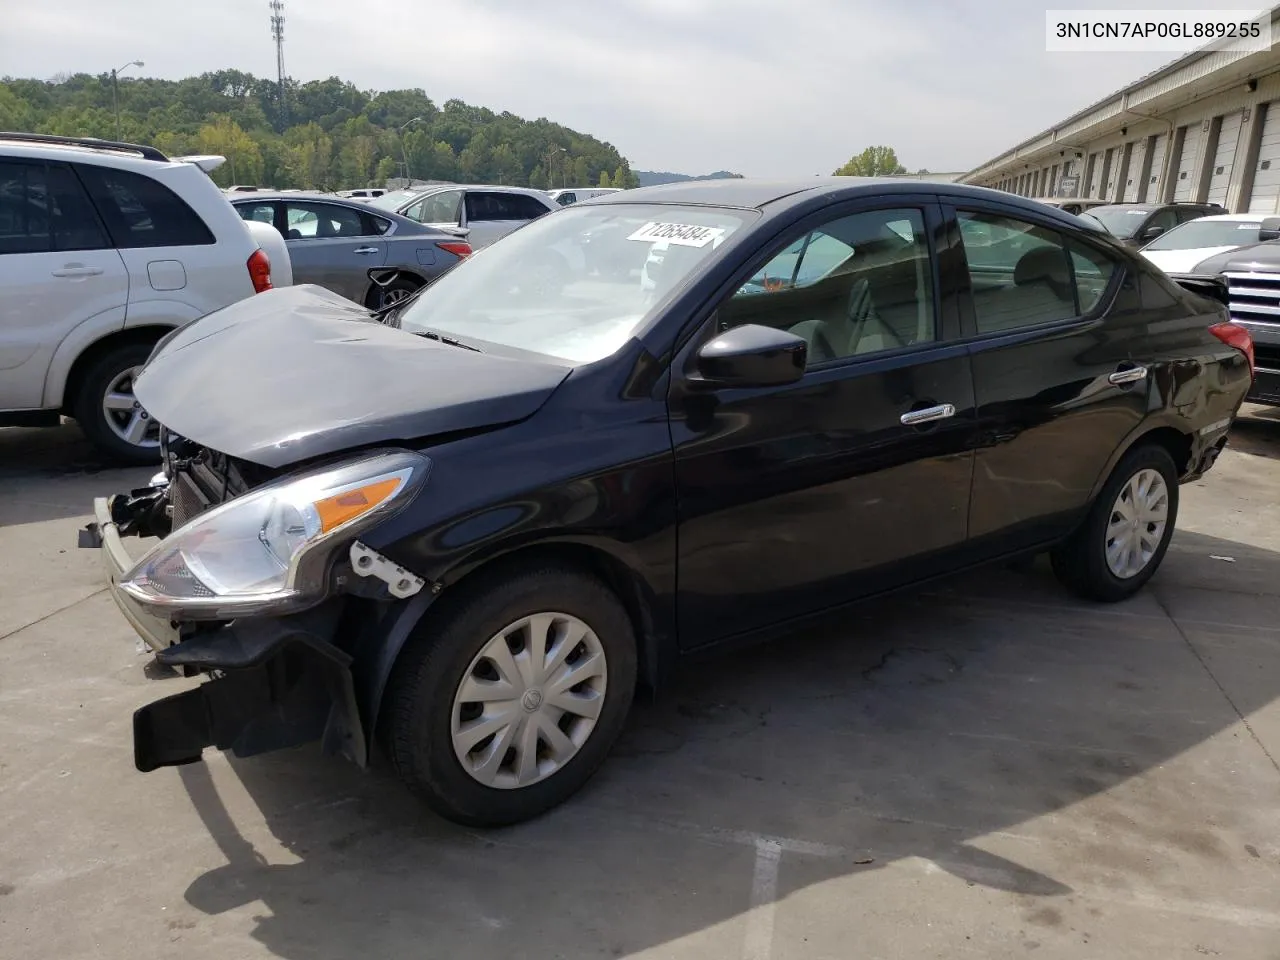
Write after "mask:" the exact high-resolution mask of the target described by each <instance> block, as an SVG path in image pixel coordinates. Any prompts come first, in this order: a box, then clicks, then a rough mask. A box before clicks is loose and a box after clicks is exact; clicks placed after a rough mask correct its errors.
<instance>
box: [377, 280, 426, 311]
mask: <svg viewBox="0 0 1280 960" xmlns="http://www.w3.org/2000/svg"><path fill="white" fill-rule="evenodd" d="M420 286H422V284H421V283H420V282H418V281H417V280H414V279H411V278H409V277H396V278H395V279H394V280H392V281H391V282H390V283H389V284H387V285H386V286H385V287H380V286H378V284H376V283H375V284H374V285H373V286H372V287H370V288H369V295H368V296H367V297H365V304H364V305H365V306H366V307H368V308H369V309H370V310H383V309H385V308H387V307H389V306H391V305H392V304H393V303H395V302H396V301H397V300H403V299H404V298H405V297H407V296H409V295H410V294H412V293H413V292H414V291H415V290H417V289H418V288H419V287H420Z"/></svg>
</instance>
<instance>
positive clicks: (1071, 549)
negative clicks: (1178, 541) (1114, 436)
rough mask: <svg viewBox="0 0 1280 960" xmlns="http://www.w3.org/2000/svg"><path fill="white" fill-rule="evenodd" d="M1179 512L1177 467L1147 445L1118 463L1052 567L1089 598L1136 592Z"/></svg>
mask: <svg viewBox="0 0 1280 960" xmlns="http://www.w3.org/2000/svg"><path fill="white" fill-rule="evenodd" d="M1177 518H1178V473H1177V470H1176V468H1175V467H1174V464H1173V459H1172V458H1171V457H1170V456H1169V453H1168V451H1166V450H1165V449H1164V448H1163V447H1159V446H1155V445H1148V446H1142V447H1139V448H1138V449H1136V450H1133V451H1131V452H1130V453H1128V454H1126V455H1125V457H1124V459H1122V460H1121V461H1120V463H1119V464H1118V465H1117V466H1116V468H1115V470H1114V471H1113V472H1112V474H1111V478H1110V479H1109V480H1108V481H1107V484H1106V486H1105V487H1103V488H1102V492H1101V493H1100V494H1099V495H1098V499H1097V500H1096V501H1095V502H1094V504H1093V507H1092V509H1090V511H1089V514H1088V516H1087V517H1086V519H1085V521H1084V523H1083V524H1082V525H1081V526H1080V529H1078V530H1077V531H1076V532H1075V533H1074V534H1073V535H1072V536H1071V537H1070V539H1068V540H1067V541H1066V542H1065V543H1063V544H1061V545H1060V546H1059V547H1057V548H1056V549H1055V550H1054V551H1053V552H1052V554H1051V559H1052V561H1053V570H1054V573H1056V574H1057V575H1058V579H1060V580H1061V581H1062V582H1063V583H1064V584H1066V585H1067V586H1068V587H1069V588H1071V589H1072V590H1073V591H1074V592H1076V593H1078V594H1080V595H1081V596H1083V597H1087V598H1088V599H1090V600H1101V601H1103V602H1105V603H1114V602H1116V601H1118V600H1124V599H1126V598H1128V597H1131V596H1133V595H1134V594H1135V593H1137V592H1138V591H1139V590H1140V589H1142V587H1143V585H1144V584H1146V582H1147V581H1148V580H1150V579H1151V577H1152V576H1153V575H1154V574H1155V572H1156V570H1157V569H1158V568H1159V566H1160V562H1161V561H1162V560H1163V559H1164V555H1165V552H1166V551H1167V550H1168V549H1169V540H1170V539H1171V538H1172V536H1173V528H1174V523H1175V521H1176V520H1177Z"/></svg>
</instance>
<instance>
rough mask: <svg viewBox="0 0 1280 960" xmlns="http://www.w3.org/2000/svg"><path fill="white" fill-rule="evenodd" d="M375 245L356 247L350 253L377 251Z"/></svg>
mask: <svg viewBox="0 0 1280 960" xmlns="http://www.w3.org/2000/svg"><path fill="white" fill-rule="evenodd" d="M377 252H378V248H377V247H356V248H355V250H353V251H352V253H377Z"/></svg>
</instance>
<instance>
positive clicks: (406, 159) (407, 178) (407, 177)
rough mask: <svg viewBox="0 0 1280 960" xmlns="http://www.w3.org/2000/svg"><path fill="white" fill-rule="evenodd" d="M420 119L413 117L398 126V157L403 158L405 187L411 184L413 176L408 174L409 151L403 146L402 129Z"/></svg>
mask: <svg viewBox="0 0 1280 960" xmlns="http://www.w3.org/2000/svg"><path fill="white" fill-rule="evenodd" d="M421 119H422V118H421V117H414V118H413V119H411V120H406V121H405V122H404V123H402V124H401V125H400V156H401V157H403V158H404V179H405V181H406V182H405V186H406V187H407V186H409V185H411V184H412V183H413V175H412V174H411V173H410V172H409V151H408V150H406V149H405V146H404V128H405V127H407V126H409V124H411V123H417V122H418V121H419V120H421Z"/></svg>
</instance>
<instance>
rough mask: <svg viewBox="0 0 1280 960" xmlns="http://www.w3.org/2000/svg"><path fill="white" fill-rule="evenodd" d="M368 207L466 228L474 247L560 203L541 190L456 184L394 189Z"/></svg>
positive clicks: (418, 219)
mask: <svg viewBox="0 0 1280 960" xmlns="http://www.w3.org/2000/svg"><path fill="white" fill-rule="evenodd" d="M369 206H371V207H378V208H380V209H383V210H391V211H393V212H395V213H398V214H400V215H402V216H405V217H408V218H409V219H410V220H416V221H418V222H419V223H425V224H428V225H430V226H433V227H458V228H462V229H465V230H469V231H470V233H469V234H468V236H467V239H468V240H470V241H471V246H472V247H474V248H475V249H477V250H480V249H481V248H483V247H487V246H489V244H491V243H493V242H494V241H495V240H499V239H501V238H502V237H505V236H506V235H507V234H509V233H511V232H512V231H513V230H518V229H519V228H520V227H523V226H524V225H525V224H526V223H528V222H529V221H530V220H536V219H537V218H538V217H541V216H542V215H543V214H546V213H551V212H552V211H555V210H559V209H560V205H559V204H557V203H556V202H555V201H554V200H552V199H551V198H550V197H548V196H547V195H546V194H545V193H543V192H542V191H541V190H532V189H529V188H527V187H490V186H460V185H457V184H454V185H446V186H440V185H437V186H432V187H427V188H425V189H423V190H419V191H418V192H416V193H412V194H410V195H409V196H407V197H406V196H404V195H403V192H402V191H396V195H394V196H393V195H392V194H386V195H385V196H381V197H378V198H377V199H375V200H370V201H369Z"/></svg>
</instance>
